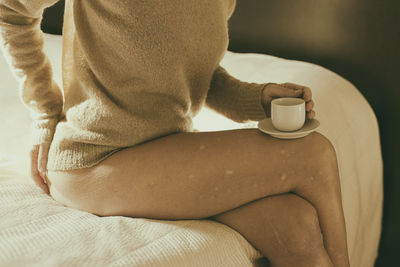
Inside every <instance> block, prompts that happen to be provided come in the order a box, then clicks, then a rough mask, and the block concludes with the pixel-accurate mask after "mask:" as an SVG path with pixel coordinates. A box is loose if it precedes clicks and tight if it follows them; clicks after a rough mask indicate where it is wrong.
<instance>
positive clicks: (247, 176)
mask: <svg viewBox="0 0 400 267" xmlns="http://www.w3.org/2000/svg"><path fill="white" fill-rule="evenodd" d="M318 143H320V145H318ZM326 143H327V141H326V139H325V138H324V137H323V136H322V135H320V134H318V133H312V134H310V135H308V136H307V137H304V138H300V139H293V140H281V139H276V138H272V137H270V136H268V135H265V134H263V133H261V132H260V131H259V130H257V129H239V130H228V131H218V132H195V133H193V132H192V133H177V134H172V135H168V136H165V137H161V138H158V139H155V140H152V141H148V142H146V143H143V144H140V145H137V146H134V147H131V148H127V149H124V150H122V151H120V152H117V153H115V154H113V155H112V156H110V157H109V158H107V159H106V160H104V161H102V162H101V163H99V164H98V165H96V166H95V167H92V168H89V169H82V170H74V171H69V172H51V173H49V179H50V181H51V187H50V191H51V194H52V196H53V197H54V198H55V199H56V200H58V201H60V202H62V203H64V204H65V205H68V206H72V207H75V208H78V209H81V210H86V211H89V212H92V213H95V214H98V215H104V216H107V215H123V216H132V217H146V218H154V219H197V218H206V217H209V216H213V215H215V214H219V213H221V212H224V211H227V210H231V209H233V208H236V207H238V206H241V205H243V204H245V203H248V202H251V201H253V200H256V199H259V198H263V197H265V196H269V195H274V194H280V193H285V192H289V191H291V190H292V189H293V188H294V187H295V186H296V183H298V181H299V179H304V177H306V176H310V177H313V176H314V177H315V175H314V173H313V172H314V171H316V170H315V169H314V168H313V167H312V166H313V165H315V162H314V160H313V159H315V157H312V156H311V155H313V154H314V155H316V154H318V151H317V150H318V149H316V148H320V147H323V146H324V144H326ZM315 144H317V145H315Z"/></svg>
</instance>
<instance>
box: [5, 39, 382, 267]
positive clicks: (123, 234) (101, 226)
mask: <svg viewBox="0 0 400 267" xmlns="http://www.w3.org/2000/svg"><path fill="white" fill-rule="evenodd" d="M44 38H45V49H46V53H47V55H48V56H49V58H50V60H51V63H52V65H53V71H54V75H55V79H56V81H57V82H58V84H59V85H61V84H62V83H61V45H62V39H61V38H62V37H61V36H57V35H50V34H44ZM221 65H222V66H223V67H225V68H226V69H227V70H228V71H229V72H230V73H231V74H232V75H234V76H235V77H237V78H239V79H241V80H244V81H249V82H260V83H261V82H276V83H280V82H295V83H300V84H304V85H307V86H309V87H311V88H312V90H313V98H314V101H315V103H316V106H315V111H316V114H317V117H316V118H317V119H318V120H319V121H320V122H321V126H320V128H319V129H318V131H319V132H320V133H322V134H324V135H325V136H327V137H328V138H329V140H330V141H331V142H332V143H333V145H334V147H335V150H336V153H337V156H338V164H339V171H340V178H341V185H342V198H343V205H344V213H345V218H346V227H347V240H348V245H349V255H350V262H351V266H354V267H372V266H373V265H374V261H375V259H376V257H377V252H378V245H379V239H380V233H381V219H382V202H383V201H382V199H383V173H382V157H381V148H380V141H379V130H378V124H377V120H376V117H375V114H374V112H373V110H372V108H371V107H370V105H369V104H368V102H367V101H366V99H365V98H364V97H363V96H362V95H361V93H360V92H359V91H358V89H357V88H356V87H354V86H353V85H352V84H351V83H350V82H349V81H347V80H345V79H344V78H342V77H341V76H339V75H337V74H335V73H334V72H332V71H330V70H328V69H325V68H323V67H321V66H319V65H315V64H311V63H307V62H302V61H294V60H287V59H283V58H278V57H274V56H269V55H264V54H241V53H234V52H230V51H228V52H227V53H226V54H225V57H224V58H223V61H222V63H221ZM0 81H1V82H0V114H1V126H0V129H1V131H0V266H26V265H29V266H81V265H85V266H104V265H107V266H108V265H110V266H120V265H128V266H143V267H146V266H174V267H179V266H216V267H217V266H268V261H267V260H266V259H265V258H263V256H262V255H261V254H260V253H259V252H258V251H257V250H256V249H255V248H254V247H252V246H251V244H250V243H249V242H248V241H247V240H246V239H245V238H244V237H243V236H241V235H240V234H239V233H238V232H236V231H235V230H233V229H231V228H229V227H228V226H226V225H223V224H220V223H218V222H215V221H211V220H178V221H172V220H171V221H169V220H153V219H145V218H128V217H121V216H113V217H98V216H95V215H92V214H89V213H86V212H82V211H78V210H74V209H72V208H68V207H65V206H63V205H61V204H59V203H57V202H56V201H54V200H53V199H52V198H51V197H49V196H47V195H45V194H44V193H42V192H41V190H40V189H39V188H38V187H36V186H35V185H34V184H33V183H32V181H31V179H30V178H29V174H28V143H29V138H30V128H29V125H30V119H29V114H28V112H27V110H26V109H25V108H24V107H23V105H22V103H21V101H20V100H19V97H18V93H17V84H16V81H15V79H14V77H13V76H12V75H11V73H10V71H9V69H8V66H7V65H6V62H5V60H4V57H3V55H2V54H0ZM194 127H195V128H196V129H198V130H200V131H216V130H226V129H235V128H251V127H257V124H256V122H249V123H244V124H239V123H235V122H233V121H230V120H228V119H226V118H224V117H222V116H221V115H219V114H216V113H215V112H213V111H212V110H209V109H207V108H204V109H203V110H202V111H201V112H200V114H199V115H198V116H196V117H195V118H194Z"/></svg>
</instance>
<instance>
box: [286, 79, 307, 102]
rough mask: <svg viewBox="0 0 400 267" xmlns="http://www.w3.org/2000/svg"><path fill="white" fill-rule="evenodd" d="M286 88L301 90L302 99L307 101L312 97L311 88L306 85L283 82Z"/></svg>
mask: <svg viewBox="0 0 400 267" xmlns="http://www.w3.org/2000/svg"><path fill="white" fill-rule="evenodd" d="M282 85H283V86H284V87H286V88H291V89H294V90H302V92H303V99H304V101H306V102H308V101H310V100H311V99H312V92H311V89H310V88H308V87H307V86H303V85H299V84H295V83H283V84H282Z"/></svg>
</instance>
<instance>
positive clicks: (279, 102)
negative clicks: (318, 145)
mask: <svg viewBox="0 0 400 267" xmlns="http://www.w3.org/2000/svg"><path fill="white" fill-rule="evenodd" d="M271 120H272V125H273V126H274V127H275V128H276V129H277V130H279V131H284V132H290V131H296V130H298V129H300V128H301V127H303V125H304V122H305V120H306V104H305V101H304V99H301V98H293V97H282V98H277V99H274V100H272V101H271Z"/></svg>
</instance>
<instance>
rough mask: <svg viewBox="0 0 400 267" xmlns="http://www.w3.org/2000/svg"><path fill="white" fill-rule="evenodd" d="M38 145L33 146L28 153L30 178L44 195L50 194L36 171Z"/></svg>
mask: <svg viewBox="0 0 400 267" xmlns="http://www.w3.org/2000/svg"><path fill="white" fill-rule="evenodd" d="M39 149H40V146H39V145H35V146H33V148H32V150H31V152H30V171H31V177H32V179H33V181H34V182H35V184H36V185H37V186H39V187H40V188H41V189H42V190H43V191H44V192H45V193H46V194H50V190H49V187H48V186H47V184H46V183H45V182H44V180H43V178H42V177H41V176H40V173H39V169H38V160H39Z"/></svg>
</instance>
